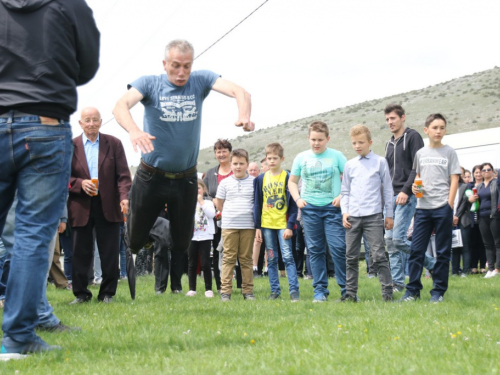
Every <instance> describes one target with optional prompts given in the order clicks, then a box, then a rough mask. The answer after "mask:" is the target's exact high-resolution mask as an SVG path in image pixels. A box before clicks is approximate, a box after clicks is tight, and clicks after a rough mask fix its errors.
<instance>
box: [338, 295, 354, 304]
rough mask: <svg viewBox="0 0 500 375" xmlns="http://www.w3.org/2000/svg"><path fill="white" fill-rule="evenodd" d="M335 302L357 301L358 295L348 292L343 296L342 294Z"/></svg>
mask: <svg viewBox="0 0 500 375" xmlns="http://www.w3.org/2000/svg"><path fill="white" fill-rule="evenodd" d="M337 302H354V303H356V302H358V297H357V296H351V295H350V294H346V295H345V296H342V297H341V298H340V299H339V300H338V301H337Z"/></svg>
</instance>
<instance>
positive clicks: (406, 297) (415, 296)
mask: <svg viewBox="0 0 500 375" xmlns="http://www.w3.org/2000/svg"><path fill="white" fill-rule="evenodd" d="M419 299H420V295H418V294H411V293H409V292H408V291H406V293H405V295H404V296H403V297H401V298H400V299H398V302H415V301H417V300H419Z"/></svg>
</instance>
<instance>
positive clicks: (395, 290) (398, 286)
mask: <svg viewBox="0 0 500 375" xmlns="http://www.w3.org/2000/svg"><path fill="white" fill-rule="evenodd" d="M405 288H406V286H405V285H404V284H394V286H393V288H392V292H393V293H400V292H402V291H404V290H405Z"/></svg>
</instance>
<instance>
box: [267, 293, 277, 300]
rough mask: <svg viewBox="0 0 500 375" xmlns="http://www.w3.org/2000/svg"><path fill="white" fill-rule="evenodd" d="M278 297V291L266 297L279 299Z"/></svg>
mask: <svg viewBox="0 0 500 375" xmlns="http://www.w3.org/2000/svg"><path fill="white" fill-rule="evenodd" d="M279 298H280V295H279V294H278V293H271V295H270V296H269V297H267V299H268V300H272V299H279Z"/></svg>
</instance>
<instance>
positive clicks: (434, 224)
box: [406, 203, 453, 297]
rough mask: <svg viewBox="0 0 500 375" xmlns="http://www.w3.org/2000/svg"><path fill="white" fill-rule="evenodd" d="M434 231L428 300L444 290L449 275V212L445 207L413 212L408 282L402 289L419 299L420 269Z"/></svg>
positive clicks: (447, 206)
mask: <svg viewBox="0 0 500 375" xmlns="http://www.w3.org/2000/svg"><path fill="white" fill-rule="evenodd" d="M434 229H435V230H436V257H437V259H436V265H435V266H434V270H433V274H432V279H433V282H434V287H433V288H432V290H431V292H430V293H431V295H432V296H438V297H439V296H442V295H444V293H445V292H446V290H447V289H448V277H449V275H448V273H449V271H450V253H451V238H452V236H451V234H452V230H453V210H452V208H451V207H450V205H449V204H448V203H447V204H446V205H444V206H443V207H440V208H436V209H432V210H424V209H417V211H416V213H415V219H414V223H413V238H412V241H411V250H410V260H409V271H410V282H409V283H408V285H406V290H407V293H410V294H412V295H415V294H416V295H420V291H421V290H422V283H421V281H420V278H421V276H422V269H423V267H424V258H425V252H426V250H427V245H428V244H429V240H430V238H431V234H432V231H433V230H434Z"/></svg>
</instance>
